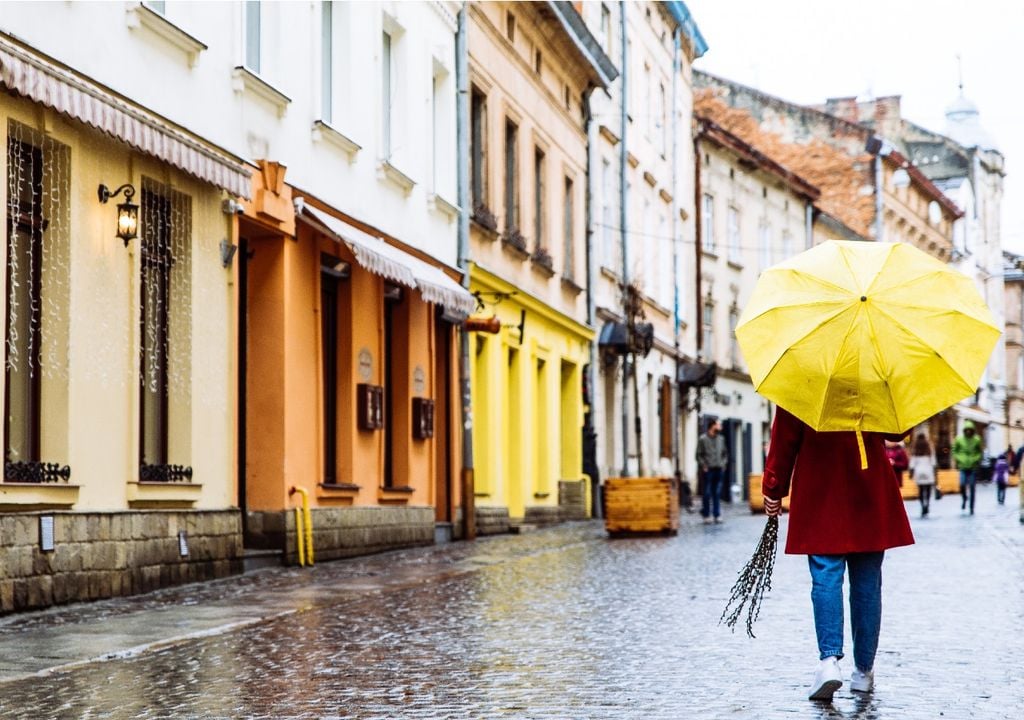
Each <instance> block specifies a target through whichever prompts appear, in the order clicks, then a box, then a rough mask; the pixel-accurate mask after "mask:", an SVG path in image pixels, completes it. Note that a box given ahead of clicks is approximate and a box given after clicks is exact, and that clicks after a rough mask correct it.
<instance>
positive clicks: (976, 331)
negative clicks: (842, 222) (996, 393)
mask: <svg viewBox="0 0 1024 720" xmlns="http://www.w3.org/2000/svg"><path fill="white" fill-rule="evenodd" d="M999 334H1000V331H999V329H998V328H997V327H996V326H995V323H994V322H993V320H992V314H991V313H990V312H989V309H988V307H986V305H985V302H984V301H983V300H982V298H981V296H980V295H979V294H978V290H977V289H976V288H975V286H974V284H973V282H972V281H971V280H970V278H968V277H967V276H965V275H963V274H962V273H960V272H958V271H956V270H954V269H953V268H951V267H949V266H948V265H945V264H943V263H942V262H940V261H938V260H936V259H935V258H933V257H931V256H930V255H927V254H925V253H924V252H921V251H920V250H918V249H916V248H914V247H912V246H910V245H906V244H903V243H876V242H856V241H854V242H849V241H831V240H830V241H827V242H825V243H822V244H821V245H818V246H817V247H814V248H811V249H810V250H807V251H805V252H803V253H800V254H799V255H797V256H795V257H793V258H790V259H789V260H786V261H784V262H782V263H779V264H778V265H774V266H772V267H770V268H768V269H767V270H765V271H764V272H763V273H761V277H760V278H759V279H758V281H757V285H756V287H755V288H754V293H753V295H752V297H751V299H750V302H749V304H748V305H747V307H746V308H745V309H744V311H743V315H742V317H741V318H740V322H739V324H738V325H737V327H736V339H737V340H738V342H739V345H740V348H741V350H742V351H743V356H744V357H745V358H746V361H747V367H748V368H749V370H750V376H751V378H752V380H753V382H754V387H755V388H756V389H757V391H758V392H759V393H761V395H763V396H764V397H766V398H768V399H769V400H772V401H774V402H775V403H777V404H778V405H780V406H782V407H783V408H785V409H786V410H788V411H789V412H791V413H792V414H793V415H795V416H796V417H798V418H800V419H801V420H803V421H804V422H805V423H807V424H808V425H810V426H811V427H812V428H814V429H815V430H818V431H828V430H856V431H858V433H859V431H873V432H885V433H904V432H906V431H908V430H910V429H911V428H912V427H914V426H915V425H916V424H918V423H919V422H921V421H923V420H925V419H927V418H929V417H931V416H932V415H934V414H935V413H937V412H939V411H941V410H943V409H945V408H947V407H949V406H950V405H952V404H954V403H956V402H958V401H960V400H962V399H964V398H965V397H967V396H969V395H973V394H974V392H975V391H976V389H977V387H978V383H979V381H980V380H981V376H982V373H983V372H984V370H985V365H986V364H987V362H988V358H989V355H990V354H991V353H992V349H993V347H994V346H995V343H996V340H997V338H998V337H999Z"/></svg>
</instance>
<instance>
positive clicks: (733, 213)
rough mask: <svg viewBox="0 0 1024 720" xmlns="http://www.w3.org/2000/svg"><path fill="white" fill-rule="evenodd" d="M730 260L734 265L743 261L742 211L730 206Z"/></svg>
mask: <svg viewBox="0 0 1024 720" xmlns="http://www.w3.org/2000/svg"><path fill="white" fill-rule="evenodd" d="M728 234H729V240H728V241H729V260H731V261H732V262H734V263H738V262H740V260H741V259H742V249H741V246H740V211H739V209H738V208H737V207H735V206H734V205H730V206H729V213H728Z"/></svg>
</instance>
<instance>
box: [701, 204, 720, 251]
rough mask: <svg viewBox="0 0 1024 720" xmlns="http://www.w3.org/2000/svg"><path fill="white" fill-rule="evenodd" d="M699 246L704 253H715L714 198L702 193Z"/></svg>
mask: <svg viewBox="0 0 1024 720" xmlns="http://www.w3.org/2000/svg"><path fill="white" fill-rule="evenodd" d="M701 226H702V227H701V244H702V245H703V246H704V251H705V252H709V253H714V252H715V245H716V243H715V198H714V196H713V195H710V194H708V193H704V203H703V207H702V208H701Z"/></svg>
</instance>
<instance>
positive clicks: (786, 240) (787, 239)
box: [780, 230, 793, 260]
mask: <svg viewBox="0 0 1024 720" xmlns="http://www.w3.org/2000/svg"><path fill="white" fill-rule="evenodd" d="M792 256H793V234H792V233H791V232H790V231H789V230H783V231H782V257H781V258H780V260H785V259H787V258H790V257H792Z"/></svg>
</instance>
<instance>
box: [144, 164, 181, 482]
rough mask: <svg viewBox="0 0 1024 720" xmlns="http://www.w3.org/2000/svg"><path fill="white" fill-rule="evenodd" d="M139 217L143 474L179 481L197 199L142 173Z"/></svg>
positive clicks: (154, 477) (148, 476)
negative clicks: (194, 210)
mask: <svg viewBox="0 0 1024 720" xmlns="http://www.w3.org/2000/svg"><path fill="white" fill-rule="evenodd" d="M141 220H142V222H141V223H140V224H141V225H142V237H141V242H140V252H141V255H142V260H141V269H140V275H141V277H140V293H139V295H140V305H141V312H140V315H141V318H140V331H141V338H140V342H139V349H140V363H139V366H140V368H139V369H140V372H139V387H140V392H139V404H140V408H139V462H140V470H139V479H140V480H148V481H152V480H180V479H184V478H183V477H182V476H181V475H179V474H178V471H180V470H182V469H183V468H182V467H181V466H179V465H169V464H168V463H169V462H170V458H172V457H174V458H175V459H176V460H179V461H180V460H181V459H182V457H183V456H187V455H188V454H189V434H190V433H189V432H188V427H189V426H190V423H189V416H190V414H191V368H190V362H191V354H192V350H191V324H192V323H191V284H192V283H191V264H192V263H191V237H192V204H191V200H190V198H189V197H188V196H187V195H183V194H182V193H179V192H175V191H174V190H172V189H171V188H169V187H167V186H166V185H163V184H161V183H158V182H156V181H153V180H150V179H149V178H145V177H144V178H143V179H142V218H141ZM188 476H189V477H190V476H191V470H189V471H188Z"/></svg>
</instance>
